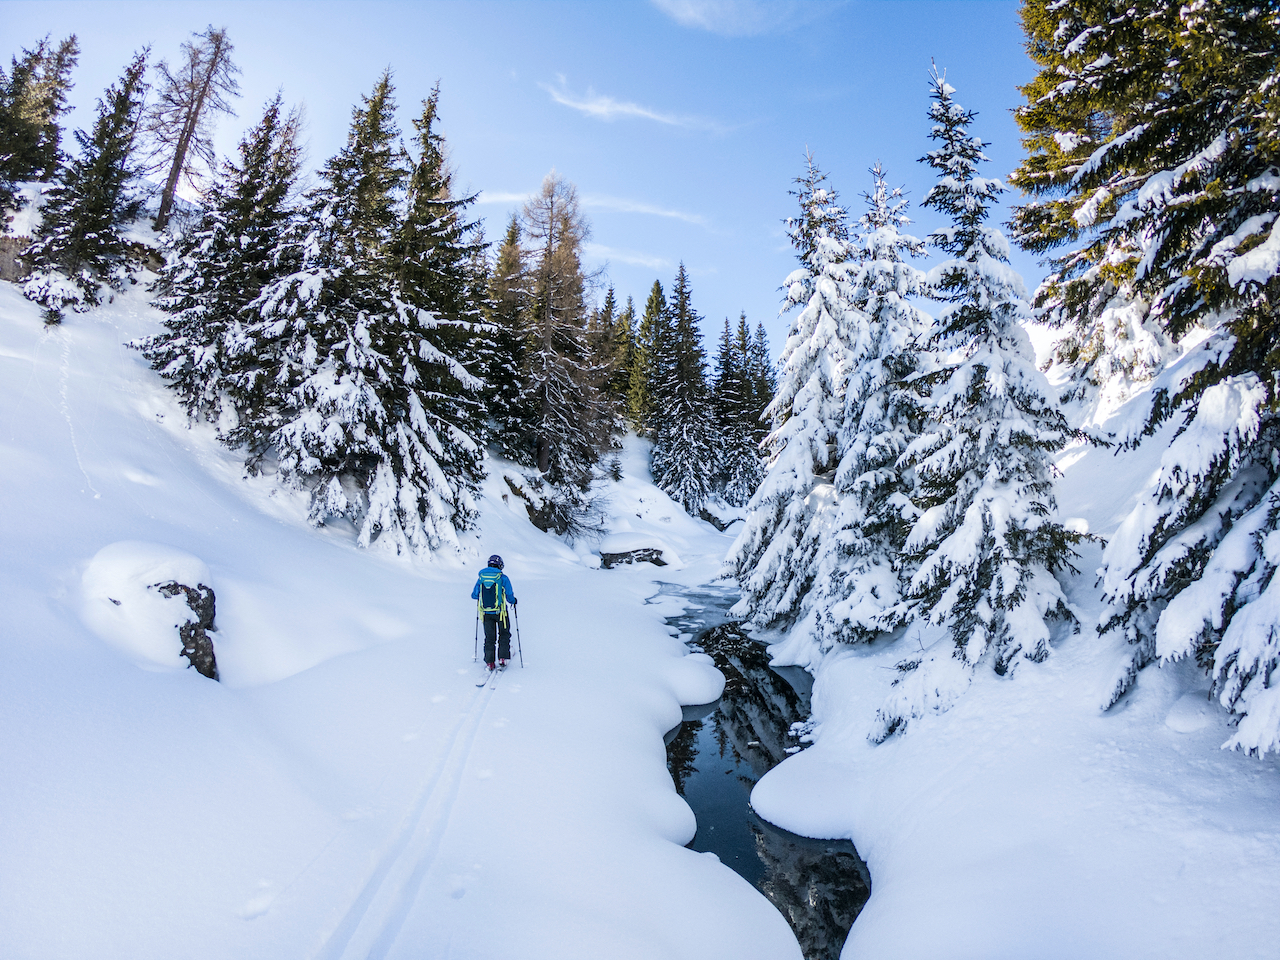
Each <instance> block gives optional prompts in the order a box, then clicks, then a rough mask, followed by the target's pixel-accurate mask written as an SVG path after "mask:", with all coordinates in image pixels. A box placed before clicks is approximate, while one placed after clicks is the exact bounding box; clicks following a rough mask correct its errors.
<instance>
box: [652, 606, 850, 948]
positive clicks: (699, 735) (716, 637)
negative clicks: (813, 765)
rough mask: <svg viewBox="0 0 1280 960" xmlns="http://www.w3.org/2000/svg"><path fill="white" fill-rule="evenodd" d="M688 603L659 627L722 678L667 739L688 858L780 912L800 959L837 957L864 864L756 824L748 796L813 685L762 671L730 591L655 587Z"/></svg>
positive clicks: (787, 746)
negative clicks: (746, 886)
mask: <svg viewBox="0 0 1280 960" xmlns="http://www.w3.org/2000/svg"><path fill="white" fill-rule="evenodd" d="M660 594H665V595H676V596H679V597H681V598H682V599H684V600H685V601H686V607H685V610H684V612H682V613H680V614H678V615H676V616H672V617H669V618H668V619H667V624H668V625H669V626H670V627H672V628H674V629H675V630H677V631H678V632H679V635H680V637H681V639H683V640H686V641H687V642H688V643H689V644H690V645H691V646H693V647H694V648H695V649H697V650H699V651H702V652H705V653H707V654H709V655H710V656H711V657H712V658H713V659H714V660H715V663H716V666H717V667H718V668H719V669H720V670H721V672H723V673H724V675H725V689H724V694H723V695H722V696H721V698H720V699H719V700H717V701H715V702H714V703H710V704H702V705H699V706H690V707H686V708H685V709H684V718H683V722H682V723H681V724H680V725H679V726H677V727H675V728H674V729H672V730H671V731H670V732H669V733H668V734H667V738H666V739H667V766H668V768H669V769H670V771H671V778H672V780H674V781H675V784H676V790H677V791H678V792H679V793H680V795H681V796H682V797H684V799H685V800H686V802H688V804H689V805H690V807H692V809H693V812H694V815H695V816H696V817H697V821H698V831H697V834H696V835H695V836H694V838H693V840H692V841H690V843H689V847H690V849H693V850H697V851H699V852H703V853H708V854H713V855H715V856H716V857H717V858H718V859H719V860H720V861H721V862H722V863H724V864H725V865H726V866H729V867H731V868H732V869H733V870H734V871H735V872H737V873H738V874H739V875H740V876H741V877H743V878H744V879H745V880H747V881H749V882H750V883H751V884H753V885H754V886H755V887H756V888H757V889H758V890H759V891H760V892H761V893H763V894H764V895H765V896H766V897H767V898H768V899H769V901H770V902H771V903H773V905H774V906H775V907H777V908H778V910H779V911H781V913H782V915H783V916H784V917H786V919H787V922H788V923H790V925H791V928H792V930H793V931H794V932H795V935H796V938H797V940H799V942H800V946H801V949H802V950H803V952H804V955H805V957H806V960H827V958H835V957H838V956H839V955H840V950H841V947H842V945H843V944H844V941H845V937H846V936H847V935H848V933H849V928H850V926H852V924H853V921H854V919H855V918H856V917H857V915H858V912H859V911H860V910H861V909H862V905H863V904H864V903H866V901H867V899H868V897H870V895H871V881H870V877H869V875H868V873H867V868H866V865H865V864H864V863H863V862H862V859H861V858H860V857H859V856H858V853H857V851H856V850H855V849H854V847H853V844H852V843H850V842H849V841H847V840H811V839H809V838H808V837H801V836H798V835H796V834H794V833H790V832H788V831H786V830H783V829H781V828H779V827H775V826H774V825H773V824H771V823H768V822H767V821H765V820H763V819H761V818H760V817H759V816H757V815H756V813H755V812H754V811H753V810H752V809H751V806H750V803H749V800H750V796H751V788H752V787H753V786H755V783H756V781H757V780H759V778H760V777H761V776H763V775H764V773H765V772H766V771H768V770H769V769H771V768H772V767H774V766H775V765H777V764H778V763H780V762H781V761H782V760H783V759H784V758H785V757H786V756H787V755H788V754H789V753H794V752H797V751H798V750H799V749H800V747H799V742H798V740H797V733H798V730H799V728H800V727H801V726H802V725H803V722H804V720H805V719H806V718H807V717H808V714H809V693H810V690H811V687H812V679H811V677H810V676H809V674H808V673H807V672H805V671H804V670H802V669H800V668H799V667H770V666H769V655H768V654H767V653H766V652H765V648H764V646H763V645H762V644H759V643H757V642H755V641H753V640H751V639H750V638H749V637H747V636H746V635H745V634H744V633H743V631H742V630H741V628H739V627H738V626H737V624H736V623H733V622H731V621H729V620H728V619H727V617H728V610H729V607H730V606H732V605H733V603H734V602H735V601H736V600H737V599H738V595H737V591H736V590H735V589H734V588H732V587H726V586H719V585H709V586H703V587H698V588H693V589H689V588H685V587H680V586H677V585H675V584H667V583H664V584H662V585H661V589H660Z"/></svg>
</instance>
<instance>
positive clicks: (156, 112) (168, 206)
mask: <svg viewBox="0 0 1280 960" xmlns="http://www.w3.org/2000/svg"><path fill="white" fill-rule="evenodd" d="M195 38H196V42H195V43H192V42H191V41H189V40H188V41H187V42H185V43H184V44H183V45H182V55H181V60H180V62H179V64H178V65H177V67H175V68H173V69H170V67H169V64H168V63H166V62H165V61H164V60H161V61H160V63H159V64H158V65H157V68H156V69H157V72H158V73H159V74H160V77H159V83H158V84H157V89H156V102H155V104H154V106H152V108H151V109H150V111H148V113H149V116H148V122H147V132H148V133H149V134H150V137H151V140H152V141H153V149H154V150H155V152H156V153H157V154H159V155H160V156H161V157H162V159H163V158H167V161H168V167H169V170H168V174H167V176H166V177H165V182H164V187H163V188H162V189H161V191H160V209H159V211H158V212H157V213H156V230H163V229H164V228H165V225H166V224H167V223H168V222H169V215H170V213H171V212H172V210H173V197H174V194H175V193H176V192H177V189H178V182H179V181H180V180H182V179H184V178H185V179H186V180H187V181H188V182H189V183H194V182H195V181H196V178H197V176H198V173H199V170H198V168H197V166H196V162H197V161H198V162H199V163H202V164H203V165H204V166H205V167H207V168H208V169H210V170H212V169H213V168H214V167H215V164H216V161H215V156H214V152H213V119H214V117H215V116H217V114H219V113H231V114H234V113H235V111H234V110H232V109H231V103H230V100H229V98H230V97H233V96H238V95H239V93H240V86H239V84H238V83H236V74H237V73H239V72H240V68H239V67H237V66H236V65H235V64H234V63H232V62H231V53H232V51H233V50H234V48H233V47H232V46H231V40H230V39H229V38H228V37H227V31H226V28H225V27H223V28H221V29H215V28H214V27H212V26H210V27H209V28H208V29H206V30H205V32H204V33H198V34H195Z"/></svg>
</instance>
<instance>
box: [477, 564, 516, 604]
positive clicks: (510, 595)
mask: <svg viewBox="0 0 1280 960" xmlns="http://www.w3.org/2000/svg"><path fill="white" fill-rule="evenodd" d="M497 572H498V568H497V567H485V568H484V569H483V570H481V571H480V573H481V575H482V576H483V575H484V574H486V573H497ZM499 586H501V587H502V592H503V594H504V595H505V596H506V598H507V603H512V604H513V603H515V602H516V595H515V593H514V592H513V591H512V589H511V581H510V580H508V579H507V575H506V574H505V573H504V574H503V575H502V580H501V581H500V583H499ZM471 599H472V600H479V599H480V580H479V578H476V585H475V586H474V587H473V588H472V589H471Z"/></svg>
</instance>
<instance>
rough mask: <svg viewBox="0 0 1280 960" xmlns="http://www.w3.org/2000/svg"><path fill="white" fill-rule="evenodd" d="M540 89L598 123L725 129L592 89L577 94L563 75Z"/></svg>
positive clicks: (712, 122) (708, 121) (722, 126)
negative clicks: (623, 121) (621, 121)
mask: <svg viewBox="0 0 1280 960" xmlns="http://www.w3.org/2000/svg"><path fill="white" fill-rule="evenodd" d="M538 86H539V87H541V88H542V89H543V90H545V91H546V92H547V93H549V94H550V95H551V99H552V100H554V101H555V102H556V103H558V104H560V105H561V106H565V107H569V108H570V109H571V110H577V111H578V112H579V113H581V114H584V115H585V116H588V117H595V118H596V119H597V120H605V121H612V120H618V119H639V120H652V121H653V122H654V123H661V124H665V125H666V126H669V127H684V128H686V129H689V130H713V131H716V132H722V131H724V129H725V127H724V125H723V124H719V123H716V122H714V121H712V120H706V119H703V118H701V117H690V116H684V115H682V114H676V113H664V112H663V111H661V110H654V109H652V108H650V107H646V106H642V105H641V104H638V103H631V102H630V101H627V100H616V99H614V98H613V97H610V96H608V95H607V94H603V93H596V92H595V91H594V90H592V89H591V87H587V92H586V93H584V94H578V93H574V92H572V91H571V90H570V89H569V83H568V80H567V79H566V78H565V76H564V75H563V74H558V75H557V76H556V84H555V85H554V86H553V85H552V84H549V83H539V84H538Z"/></svg>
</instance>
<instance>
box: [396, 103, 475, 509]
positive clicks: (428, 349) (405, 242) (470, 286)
mask: <svg viewBox="0 0 1280 960" xmlns="http://www.w3.org/2000/svg"><path fill="white" fill-rule="evenodd" d="M439 102H440V86H439V84H437V85H436V86H435V88H434V89H433V90H432V91H431V95H430V96H429V97H428V98H427V99H426V100H424V101H423V103H422V114H421V115H420V116H419V117H418V118H417V119H415V120H414V122H413V123H414V130H415V134H416V135H415V137H414V146H415V148H416V151H415V152H416V155H417V159H416V160H415V161H414V162H413V164H412V167H411V169H410V172H409V179H408V197H407V205H406V210H405V214H404V217H403V219H402V220H401V222H400V225H399V231H398V234H397V237H396V241H395V243H394V244H393V245H392V249H391V255H392V259H393V260H394V261H396V263H397V265H398V268H399V271H400V277H399V283H400V293H401V296H402V297H403V298H404V300H405V301H406V302H407V303H408V304H409V305H410V306H412V307H416V308H417V309H418V310H419V329H420V331H421V336H422V345H421V349H420V350H419V351H418V356H417V357H416V362H415V364H414V371H415V373H416V380H415V381H414V382H413V389H414V393H415V394H416V396H417V397H418V399H419V400H420V402H421V404H422V411H423V416H424V417H425V419H426V423H427V425H428V427H429V429H430V433H431V435H432V436H433V437H435V439H436V441H437V442H438V443H439V444H440V449H439V450H433V454H434V455H435V457H436V458H437V459H438V460H439V461H440V463H442V464H447V465H448V466H449V468H450V470H451V471H452V476H451V477H450V483H451V484H452V485H453V488H454V489H455V490H456V491H460V492H462V491H464V492H465V493H466V495H467V496H468V497H470V496H472V495H473V494H474V493H475V491H476V490H478V489H479V485H480V479H481V477H482V476H483V468H482V466H481V456H482V450H483V445H484V443H485V442H486V439H487V434H488V423H487V417H486V413H485V410H484V407H483V403H482V396H481V391H480V382H481V381H482V380H483V379H484V377H485V376H486V375H492V373H493V371H491V369H490V364H489V363H487V362H486V360H487V355H488V354H489V353H490V351H491V346H492V337H491V333H492V331H491V330H489V329H488V328H487V326H486V325H485V324H484V317H483V314H482V308H483V303H484V297H485V287H486V285H487V282H488V278H487V276H486V275H485V274H484V272H483V269H482V267H483V264H484V253H485V243H484V235H483V232H482V227H481V224H480V223H479V222H477V221H471V220H468V219H467V212H468V209H469V208H470V207H471V205H472V204H474V203H475V202H476V195H475V194H471V195H468V196H463V197H456V196H454V192H453V172H452V171H451V170H450V169H449V166H448V163H447V161H446V155H445V142H444V137H443V136H442V135H441V134H440V132H439V131H438V130H437V129H436V114H437V111H438V108H439ZM446 358H448V359H446ZM453 361H456V363H455V362H453ZM458 364H461V366H462V367H463V368H464V369H465V370H466V371H467V372H468V373H469V374H470V375H471V379H469V380H467V379H466V378H463V380H460V379H459V377H458V375H457V366H458ZM464 380H465V382H464Z"/></svg>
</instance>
